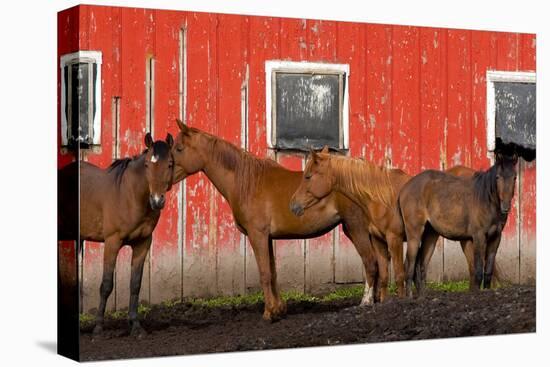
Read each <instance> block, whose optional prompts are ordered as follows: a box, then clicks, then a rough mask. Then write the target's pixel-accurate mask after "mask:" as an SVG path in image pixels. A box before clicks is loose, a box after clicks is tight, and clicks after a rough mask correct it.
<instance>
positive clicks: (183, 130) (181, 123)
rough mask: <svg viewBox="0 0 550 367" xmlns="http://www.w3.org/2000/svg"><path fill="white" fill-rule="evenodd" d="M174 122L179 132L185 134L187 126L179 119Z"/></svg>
mask: <svg viewBox="0 0 550 367" xmlns="http://www.w3.org/2000/svg"><path fill="white" fill-rule="evenodd" d="M176 122H177V124H178V127H179V128H180V130H181V132H182V133H184V134H185V133H187V131H188V130H189V128H188V127H187V125H185V124H184V123H183V121H181V120H180V119H176Z"/></svg>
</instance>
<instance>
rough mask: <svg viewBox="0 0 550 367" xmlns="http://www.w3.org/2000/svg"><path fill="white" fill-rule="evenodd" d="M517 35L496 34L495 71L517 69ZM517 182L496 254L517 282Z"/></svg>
mask: <svg viewBox="0 0 550 367" xmlns="http://www.w3.org/2000/svg"><path fill="white" fill-rule="evenodd" d="M519 60H520V58H519V53H518V35H517V34H515V33H501V32H499V33H497V69H498V70H507V71H516V70H517V68H518V67H519ZM518 193H519V180H518V182H517V183H516V191H515V195H514V199H513V200H512V209H511V210H510V214H509V215H508V221H507V222H506V227H504V231H503V232H502V240H501V242H500V247H499V250H498V253H497V263H498V264H499V267H500V269H501V270H502V273H504V274H503V275H504V277H505V279H507V280H509V281H511V282H514V283H517V282H519V267H520V265H519V261H518V259H519V258H520V248H519V247H520V242H519V241H520V239H519V195H518Z"/></svg>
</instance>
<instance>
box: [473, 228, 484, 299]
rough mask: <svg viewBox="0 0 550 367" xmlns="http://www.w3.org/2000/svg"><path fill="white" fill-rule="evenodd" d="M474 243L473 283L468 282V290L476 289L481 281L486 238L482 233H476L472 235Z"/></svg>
mask: <svg viewBox="0 0 550 367" xmlns="http://www.w3.org/2000/svg"><path fill="white" fill-rule="evenodd" d="M473 243H474V285H473V287H472V285H471V284H470V290H474V291H477V290H479V288H480V287H481V282H482V281H483V268H484V266H483V262H484V259H485V251H486V248H487V240H486V239H485V234H484V233H478V234H476V235H474V236H473Z"/></svg>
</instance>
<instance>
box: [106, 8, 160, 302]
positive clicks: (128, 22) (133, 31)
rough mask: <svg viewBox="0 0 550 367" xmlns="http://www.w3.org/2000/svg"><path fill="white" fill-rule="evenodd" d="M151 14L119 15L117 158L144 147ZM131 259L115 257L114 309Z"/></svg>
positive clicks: (123, 296)
mask: <svg viewBox="0 0 550 367" xmlns="http://www.w3.org/2000/svg"><path fill="white" fill-rule="evenodd" d="M151 14H152V13H151V11H149V10H146V9H133V8H122V10H121V14H120V20H121V31H120V32H121V33H120V36H121V41H120V44H121V50H120V62H121V64H122V68H121V74H120V80H121V103H120V122H119V132H120V135H119V142H118V143H119V148H120V156H121V157H126V156H134V155H137V154H139V153H141V151H142V150H143V149H144V147H145V145H144V143H143V139H144V137H145V131H146V124H145V112H146V101H145V60H146V55H147V53H151V52H152V45H151V44H148V43H147V42H146V33H147V27H148V26H149V25H148V23H150V22H151ZM131 259H132V250H131V248H130V247H129V246H125V247H123V248H122V249H121V251H120V252H119V254H118V258H117V264H116V274H115V293H116V304H117V309H125V308H127V307H128V302H129V286H130V263H131ZM149 272H150V268H149V263H148V262H147V263H146V265H145V268H144V271H143V280H142V285H141V292H140V297H139V298H140V301H145V302H149V300H150V298H149V294H150V293H149V292H150V289H149Z"/></svg>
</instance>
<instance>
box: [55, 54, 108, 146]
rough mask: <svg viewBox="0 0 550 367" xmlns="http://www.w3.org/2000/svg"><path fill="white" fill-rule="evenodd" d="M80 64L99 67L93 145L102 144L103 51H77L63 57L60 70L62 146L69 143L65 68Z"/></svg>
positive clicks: (95, 81)
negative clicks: (88, 63)
mask: <svg viewBox="0 0 550 367" xmlns="http://www.w3.org/2000/svg"><path fill="white" fill-rule="evenodd" d="M79 62H92V63H94V64H96V65H97V77H96V80H94V81H93V82H94V83H96V85H95V96H94V98H95V101H96V114H95V117H94V121H93V131H94V136H93V139H92V144H93V145H100V144H101V102H102V101H101V80H102V79H101V64H102V53H101V51H77V52H73V53H70V54H66V55H63V56H61V61H60V65H59V66H60V68H61V145H63V146H66V145H68V143H69V131H68V129H67V126H68V122H67V116H66V115H65V106H66V104H67V101H66V100H65V91H66V88H67V86H66V80H65V74H64V73H63V68H64V67H65V66H67V65H70V64H74V63H79Z"/></svg>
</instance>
